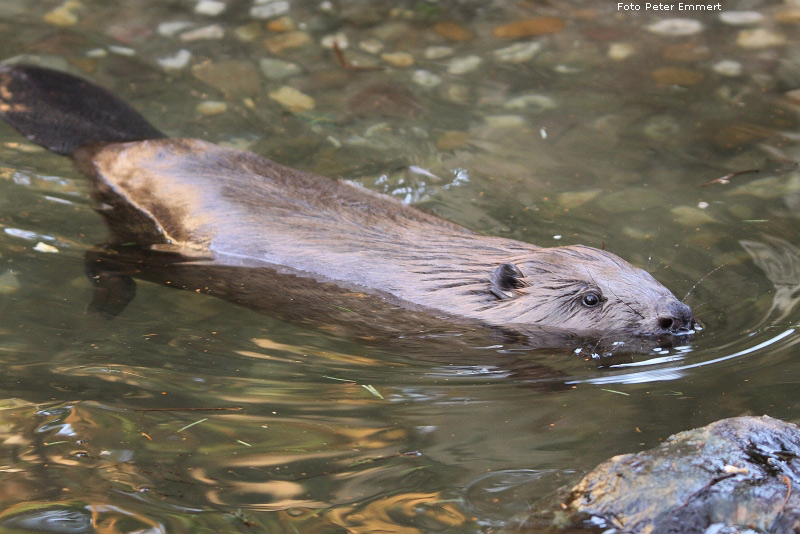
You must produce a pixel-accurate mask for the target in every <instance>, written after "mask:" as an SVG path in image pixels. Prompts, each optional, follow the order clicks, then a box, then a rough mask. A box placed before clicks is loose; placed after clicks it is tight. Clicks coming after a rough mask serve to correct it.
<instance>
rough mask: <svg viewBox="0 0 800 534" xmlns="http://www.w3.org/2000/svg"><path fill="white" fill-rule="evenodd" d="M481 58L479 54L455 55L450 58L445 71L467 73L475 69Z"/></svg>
mask: <svg viewBox="0 0 800 534" xmlns="http://www.w3.org/2000/svg"><path fill="white" fill-rule="evenodd" d="M481 63H483V59H482V58H481V57H480V56H465V57H456V58H453V59H451V60H450V62H449V63H448V65H447V72H449V73H450V74H467V73H469V72H472V71H474V70H476V69H477V68H478V67H479V66H480V65H481Z"/></svg>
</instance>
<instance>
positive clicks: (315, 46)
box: [0, 0, 800, 534]
mask: <svg viewBox="0 0 800 534" xmlns="http://www.w3.org/2000/svg"><path fill="white" fill-rule="evenodd" d="M641 6H642V9H640V10H638V11H635V10H625V9H618V8H617V4H616V2H607V3H606V2H603V3H598V2H582V1H579V0H572V1H561V0H559V1H551V2H538V1H523V2H517V3H510V2H509V3H506V2H490V3H487V2H471V1H462V2H455V1H453V2H447V1H444V0H440V1H409V2H399V3H398V2H381V1H370V2H366V1H356V2H344V1H343V2H332V1H321V2H311V1H292V2H287V1H282V0H273V1H260V0H255V1H250V0H247V1H245V0H231V1H229V2H224V1H221V0H220V1H218V0H200V1H199V2H194V1H176V2H168V3H165V2H158V1H155V0H136V1H126V2H124V3H108V2H100V1H97V0H80V1H78V0H66V1H65V2H63V3H62V2H59V1H54V2H49V1H48V2H45V1H34V2H30V1H22V0H0V31H2V34H3V36H4V39H2V40H1V41H0V57H2V58H3V59H10V60H11V61H24V62H28V63H36V64H42V65H45V66H50V67H55V68H61V69H66V70H69V71H70V72H72V73H74V74H78V75H81V76H84V77H86V78H87V79H90V80H92V81H94V82H96V83H99V84H101V85H103V86H105V87H107V88H109V89H111V90H112V91H113V92H114V93H116V94H118V95H120V96H121V97H122V98H124V99H125V100H126V101H128V102H130V103H131V104H132V105H134V107H136V108H137V109H139V110H140V111H141V112H142V113H143V114H144V115H145V116H146V117H147V118H148V119H149V120H150V121H151V122H153V123H154V124H155V125H156V126H157V127H158V128H160V129H162V130H163V131H165V132H167V133H168V134H170V135H172V136H180V137H197V138H201V139H205V140H208V141H213V142H216V143H220V144H223V145H226V146H232V147H236V148H242V149H247V150H251V151H253V152H257V153H259V154H262V155H265V156H267V157H270V158H272V159H274V160H276V161H278V162H280V163H283V164H286V165H291V166H294V167H298V168H302V169H304V170H308V171H312V172H316V173H319V174H323V175H327V176H331V177H334V178H344V179H350V180H354V181H356V182H358V183H360V184H362V185H364V186H365V187H367V188H369V189H372V190H374V191H378V192H382V193H386V194H390V195H394V196H396V197H397V198H399V199H401V200H403V201H405V202H409V203H413V204H415V205H417V206H419V207H421V208H423V209H426V210H429V211H432V212H434V213H437V214H439V215H441V216H443V217H445V218H447V219H450V220H452V221H454V222H457V223H459V224H462V225H464V226H467V227H469V228H471V229H473V230H477V231H480V232H483V233H486V234H491V235H499V236H503V237H511V238H514V239H519V240H523V241H529V242H532V243H535V244H538V245H542V246H558V245H565V244H574V243H582V244H586V245H590V246H595V247H598V248H601V247H602V248H605V249H606V250H609V251H612V252H614V253H616V254H618V255H620V256H622V257H623V258H625V259H627V260H629V261H631V262H632V263H634V264H636V265H638V266H640V267H642V268H645V269H647V270H648V271H649V272H651V273H652V274H653V276H655V277H656V278H657V279H658V280H659V281H660V282H662V283H663V284H664V285H666V286H667V287H668V288H670V289H671V290H672V291H673V292H674V293H675V294H676V295H677V296H678V297H679V298H685V301H686V302H687V304H689V305H691V306H692V308H693V309H694V311H695V314H696V316H697V317H698V318H699V319H700V321H701V322H702V324H703V329H702V331H700V332H699V333H698V334H697V335H695V336H694V337H693V338H691V339H686V340H682V341H681V342H680V343H676V344H674V345H673V346H671V347H663V348H658V349H648V350H646V351H644V352H635V353H626V352H624V351H620V352H619V353H617V354H615V355H613V356H612V357H605V356H604V355H603V354H598V353H595V352H593V351H592V350H583V351H580V352H578V353H573V352H569V351H555V350H531V349H525V348H524V347H520V346H518V345H509V344H507V343H506V342H505V340H504V339H503V338H502V337H500V336H497V337H494V336H491V335H486V336H484V337H483V338H479V339H478V341H472V339H471V338H470V340H469V341H468V342H464V341H463V340H461V341H460V342H458V343H457V342H456V340H453V341H452V342H451V341H450V340H448V339H447V338H437V339H425V338H424V337H414V336H413V335H409V336H407V337H406V338H405V340H404V342H403V343H392V342H391V341H390V340H380V339H378V340H368V341H358V340H354V339H352V338H351V337H348V336H346V335H344V334H343V330H342V329H341V328H340V325H337V324H335V323H334V324H331V325H329V326H328V327H326V328H323V329H319V328H308V327H304V326H303V325H301V324H296V323H291V322H285V321H282V320H280V319H279V318H278V317H280V314H277V313H276V314H275V315H270V314H269V313H266V314H265V313H257V312H255V311H252V310H248V309H246V308H243V307H240V306H237V305H235V304H232V303H229V302H226V301H223V300H220V299H215V298H213V296H209V295H205V294H200V293H195V292H187V291H178V290H174V289H170V288H166V287H163V286H160V285H155V284H150V283H147V282H141V281H140V282H138V283H137V295H136V298H135V299H134V301H133V302H132V303H131V304H129V305H128V307H127V308H126V309H125V310H124V311H123V312H122V313H121V314H120V315H119V316H117V317H115V318H114V319H111V320H109V319H105V318H102V317H98V316H96V315H93V314H90V313H87V312H86V310H87V305H88V303H89V302H90V300H91V298H92V285H91V283H90V282H89V280H88V279H87V277H86V275H85V272H84V270H85V267H84V257H85V254H86V252H87V251H88V250H91V249H92V248H93V247H94V246H95V245H96V244H98V243H102V242H103V240H104V238H105V234H106V232H105V229H104V227H103V224H102V220H101V218H100V216H99V215H97V214H96V213H95V212H94V211H93V209H92V206H91V202H90V200H89V197H88V193H87V187H86V185H87V183H86V179H85V178H84V177H83V176H81V175H80V174H79V173H78V172H77V171H76V170H75V169H74V168H73V166H72V164H71V162H70V161H69V160H67V159H66V158H63V157H60V156H57V155H54V154H50V153H47V152H45V151H44V150H42V149H39V148H38V147H36V146H34V145H32V144H30V143H29V142H27V141H26V140H25V139H23V138H22V137H21V136H19V135H18V134H17V133H16V132H15V131H13V130H12V129H11V128H10V127H8V126H6V125H5V124H0V228H2V232H0V317H2V321H1V322H0V366H2V369H3V376H4V380H3V381H2V383H0V418H1V419H0V434H1V436H0V437H1V438H2V439H0V443H1V444H0V459H1V460H0V481H1V482H2V483H1V484H0V504H2V506H1V507H0V509H2V512H0V529H5V530H8V531H13V532H17V531H20V532H24V531H45V532H106V533H116V532H120V533H122V532H154V533H155V532H202V531H203V530H208V531H214V532H218V531H225V532H238V531H242V532H253V531H269V532H302V533H311V532H345V531H346V532H353V533H367V532H379V531H387V532H389V531H390V532H403V533H407V534H415V533H422V532H425V533H427V532H445V531H446V532H463V533H467V532H476V531H477V532H493V531H496V530H498V529H501V528H515V526H516V525H517V524H518V521H519V518H520V517H524V516H525V515H526V514H527V513H528V511H529V510H531V509H532V508H533V509H535V508H536V507H539V506H550V505H552V504H553V503H552V500H551V496H552V495H553V493H554V492H555V491H556V490H557V489H558V488H560V487H563V486H568V485H570V484H572V483H574V482H576V481H577V480H578V479H579V478H580V476H581V474H582V473H584V472H586V471H587V470H589V469H591V468H592V467H594V466H595V465H596V464H598V463H600V462H601V461H603V460H605V459H607V458H608V457H610V456H612V455H615V454H619V453H623V452H636V451H640V450H643V449H646V448H651V447H653V446H655V445H657V444H658V443H659V442H660V441H661V440H663V439H665V438H666V437H667V436H669V435H670V434H673V433H675V432H679V431H682V430H686V429H689V428H692V427H696V426H701V425H705V424H707V423H709V422H711V421H715V420H718V419H721V418H724V417H731V416H737V415H744V414H754V415H761V414H768V415H770V416H773V417H777V418H782V419H784V420H788V421H791V422H795V423H798V422H800V411H799V410H800V408H798V404H797V402H796V396H797V393H796V392H797V387H798V381H800V379H799V378H798V377H800V363H798V360H797V359H796V358H797V357H798V354H800V353H798V349H797V348H796V345H797V343H798V341H800V334H798V332H797V324H798V319H800V314H799V312H798V310H797V309H796V304H797V301H798V299H800V297H798V294H800V248H798V247H800V245H798V242H799V241H800V239H799V238H800V224H798V219H797V213H798V212H797V210H798V206H800V171H799V170H798V160H800V130H799V129H798V123H799V122H800V120H798V111H799V110H800V42H799V41H798V39H797V35H798V27H799V26H800V4H798V3H797V2H796V1H792V0H787V1H785V2H781V1H759V0H739V1H731V2H726V3H724V5H723V6H722V10H721V11H705V12H699V11H695V12H691V13H688V12H680V13H679V12H677V11H671V12H670V11H667V12H665V11H655V10H652V9H651V10H648V9H645V6H644V4H641ZM676 9H677V8H676ZM684 296H685V297H684ZM684 341H685V342H684ZM529 526H530V525H529ZM531 528H535V527H531Z"/></svg>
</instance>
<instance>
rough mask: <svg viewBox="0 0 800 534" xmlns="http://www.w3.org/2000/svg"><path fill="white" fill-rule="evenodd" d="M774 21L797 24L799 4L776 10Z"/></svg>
mask: <svg viewBox="0 0 800 534" xmlns="http://www.w3.org/2000/svg"><path fill="white" fill-rule="evenodd" d="M775 22H777V23H778V24H797V23H798V22H800V6H798V7H789V8H786V9H783V10H781V11H778V12H777V13H775Z"/></svg>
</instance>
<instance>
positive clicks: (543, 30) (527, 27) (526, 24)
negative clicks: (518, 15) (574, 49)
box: [492, 17, 564, 38]
mask: <svg viewBox="0 0 800 534" xmlns="http://www.w3.org/2000/svg"><path fill="white" fill-rule="evenodd" d="M562 28H564V20H563V19H560V18H557V17H537V18H532V19H526V20H520V21H517V22H512V23H510V24H504V25H502V26H497V27H495V28H494V30H492V35H494V36H495V37H499V38H516V37H533V36H536V35H546V34H549V33H557V32H560V31H561V30H562Z"/></svg>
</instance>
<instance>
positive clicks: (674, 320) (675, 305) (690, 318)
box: [658, 301, 694, 334]
mask: <svg viewBox="0 0 800 534" xmlns="http://www.w3.org/2000/svg"><path fill="white" fill-rule="evenodd" d="M666 308H667V309H666V310H665V311H664V312H662V313H660V314H659V315H658V326H659V327H660V328H661V329H662V330H665V331H667V332H669V333H670V334H685V333H687V332H689V331H690V330H691V329H692V328H694V315H693V314H692V309H691V308H690V307H689V306H687V305H686V304H684V303H683V302H678V301H675V302H670V303H669V305H667V307H666Z"/></svg>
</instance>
